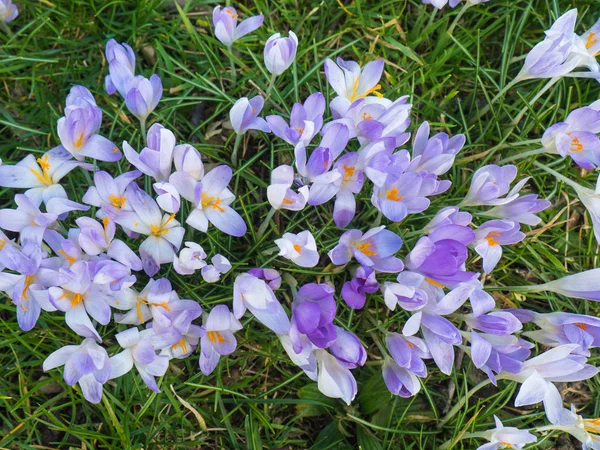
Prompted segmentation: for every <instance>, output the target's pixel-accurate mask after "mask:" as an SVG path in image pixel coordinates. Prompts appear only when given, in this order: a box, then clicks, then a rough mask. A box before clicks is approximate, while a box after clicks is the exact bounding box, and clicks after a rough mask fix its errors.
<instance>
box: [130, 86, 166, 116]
mask: <svg viewBox="0 0 600 450" xmlns="http://www.w3.org/2000/svg"><path fill="white" fill-rule="evenodd" d="M126 89H127V95H126V96H125V104H126V105H127V108H128V109H129V111H130V112H131V114H133V115H134V116H135V117H137V118H138V120H139V121H140V122H142V123H145V122H146V119H147V118H148V116H149V115H150V114H151V113H152V111H154V109H155V108H156V105H158V102H159V101H160V99H161V97H162V90H163V88H162V81H161V79H160V77H159V76H158V75H156V74H153V75H152V76H151V77H150V79H148V78H145V77H143V76H142V75H137V76H135V77H133V78H131V79H130V80H129V83H128V84H127V88H126Z"/></svg>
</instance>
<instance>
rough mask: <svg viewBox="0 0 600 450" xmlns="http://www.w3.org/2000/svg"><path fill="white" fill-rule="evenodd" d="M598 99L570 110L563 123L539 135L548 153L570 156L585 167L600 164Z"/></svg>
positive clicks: (591, 167)
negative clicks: (588, 104)
mask: <svg viewBox="0 0 600 450" xmlns="http://www.w3.org/2000/svg"><path fill="white" fill-rule="evenodd" d="M598 109H600V102H594V104H592V105H590V106H586V107H583V108H578V109H576V110H574V111H572V112H571V113H570V114H569V115H568V116H567V118H566V119H565V121H564V122H558V123H556V124H554V125H552V126H551V127H550V128H548V129H547V130H546V131H545V133H544V135H543V136H542V145H543V146H544V149H545V150H546V152H547V153H554V154H560V155H561V156H562V157H563V158H564V157H567V156H570V157H571V158H572V159H573V161H575V163H576V164H577V165H578V166H580V167H583V168H584V169H594V168H595V167H597V166H599V165H600V138H599V137H598V136H597V134H598V133H600V111H599V110H598Z"/></svg>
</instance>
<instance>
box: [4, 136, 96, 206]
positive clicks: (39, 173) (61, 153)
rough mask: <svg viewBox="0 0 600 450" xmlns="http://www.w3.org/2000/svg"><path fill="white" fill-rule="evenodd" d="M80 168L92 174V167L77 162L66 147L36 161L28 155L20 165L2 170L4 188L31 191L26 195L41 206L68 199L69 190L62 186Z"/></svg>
mask: <svg viewBox="0 0 600 450" xmlns="http://www.w3.org/2000/svg"><path fill="white" fill-rule="evenodd" d="M77 167H82V168H83V169H85V170H92V169H93V166H92V165H91V164H87V163H83V162H80V161H77V160H73V159H72V156H71V154H70V153H69V152H67V151H66V150H65V149H64V148H63V147H61V146H59V147H55V148H53V149H52V150H50V151H48V152H46V153H44V154H43V155H42V156H41V157H39V158H36V157H35V156H33V155H27V156H26V157H25V158H23V159H22V160H21V161H19V162H18V163H17V164H15V165H14V166H13V165H7V164H3V165H1V166H0V186H2V187H7V188H19V189H27V191H25V195H27V196H28V197H29V198H31V199H32V200H33V202H34V203H36V204H37V205H39V204H41V203H42V202H44V203H46V204H47V203H48V201H49V200H50V199H51V198H54V197H62V198H68V196H67V193H66V191H65V188H64V187H62V186H61V185H60V184H59V183H60V180H61V179H62V178H63V177H64V176H65V175H67V174H68V173H69V172H71V171H72V170H74V169H75V168H77Z"/></svg>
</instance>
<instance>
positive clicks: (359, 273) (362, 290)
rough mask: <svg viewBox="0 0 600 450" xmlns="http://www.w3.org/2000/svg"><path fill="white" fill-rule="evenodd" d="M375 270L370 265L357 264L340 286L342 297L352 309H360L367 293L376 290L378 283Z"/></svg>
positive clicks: (363, 304)
mask: <svg viewBox="0 0 600 450" xmlns="http://www.w3.org/2000/svg"><path fill="white" fill-rule="evenodd" d="M375 275H376V274H375V271H374V270H373V269H371V268H370V267H365V266H358V267H357V268H356V272H354V276H353V277H352V279H351V280H350V281H346V282H345V283H344V285H343V286H342V298H343V299H344V301H345V302H346V304H347V305H348V306H349V307H350V308H353V309H361V308H362V307H363V306H365V302H366V301H367V294H372V293H373V292H377V290H378V289H379V283H378V282H377V279H376V278H375Z"/></svg>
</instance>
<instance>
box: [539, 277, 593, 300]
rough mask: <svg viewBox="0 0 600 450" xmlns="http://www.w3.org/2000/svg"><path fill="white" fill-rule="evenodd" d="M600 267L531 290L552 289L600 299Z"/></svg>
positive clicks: (571, 294) (588, 298) (585, 297)
mask: <svg viewBox="0 0 600 450" xmlns="http://www.w3.org/2000/svg"><path fill="white" fill-rule="evenodd" d="M599 280H600V269H591V270H585V271H583V272H579V273H575V274H572V275H567V276H564V277H562V278H558V279H556V280H553V281H550V282H548V283H544V284H540V285H537V286H528V289H529V290H530V291H534V292H538V291H550V292H556V293H557V294H561V295H564V296H566V297H574V298H583V299H586V300H594V301H600V282H599Z"/></svg>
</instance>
